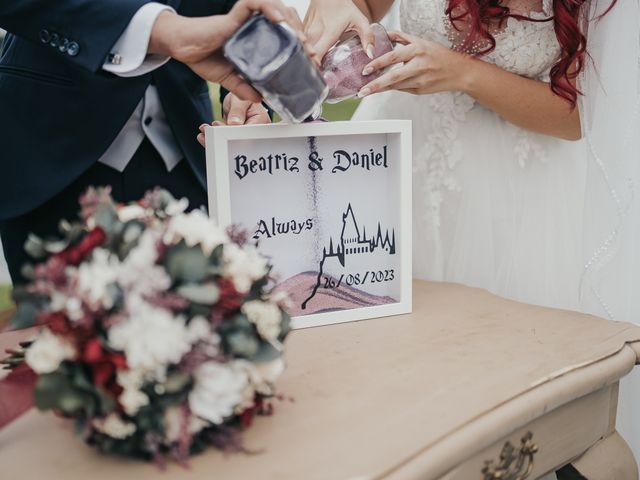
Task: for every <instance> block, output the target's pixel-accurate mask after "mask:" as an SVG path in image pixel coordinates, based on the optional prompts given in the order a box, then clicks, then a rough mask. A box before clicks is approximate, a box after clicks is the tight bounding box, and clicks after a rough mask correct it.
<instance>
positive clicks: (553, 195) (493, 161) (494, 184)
mask: <svg viewBox="0 0 640 480" xmlns="http://www.w3.org/2000/svg"><path fill="white" fill-rule="evenodd" d="M447 3H448V2H447V0H403V1H402V2H401V5H400V23H401V25H402V30H403V31H405V32H407V33H410V34H413V35H416V36H419V37H421V38H425V39H429V40H432V41H436V42H438V43H441V44H443V45H446V46H448V47H450V48H456V47H457V43H458V42H460V41H461V38H460V37H461V34H460V33H456V31H455V30H454V29H453V28H452V26H451V24H450V22H449V20H448V18H447V16H446V14H445V5H446V4H447ZM512 3H515V2H512ZM521 3H527V4H529V5H531V4H532V3H533V4H535V3H536V2H535V1H534V2H531V1H528V2H521ZM537 3H538V8H536V9H534V10H533V11H529V12H522V11H521V10H519V12H521V13H524V14H527V15H529V16H531V17H532V18H538V19H542V18H548V17H549V16H550V15H551V7H552V1H551V0H538V2H537ZM495 38H496V42H497V44H496V48H495V50H493V51H492V52H491V53H490V54H488V55H486V56H484V57H483V59H484V60H485V61H488V62H491V63H494V64H496V65H497V66H499V67H501V68H504V69H506V70H509V71H512V72H515V73H518V74H520V75H525V76H527V77H531V78H536V79H548V73H549V70H550V68H551V66H552V65H553V64H554V63H555V61H556V60H557V58H558V55H559V52H560V47H559V45H558V42H557V40H556V36H555V33H554V30H553V23H552V22H529V21H518V20H516V19H509V20H508V22H507V24H506V25H505V26H503V29H502V30H501V31H500V32H496V33H495ZM387 118H388V119H392V118H403V119H406V118H408V119H410V120H412V121H413V174H414V175H413V178H414V182H413V189H414V193H413V197H414V201H413V207H414V212H413V218H414V223H413V229H414V235H413V238H414V241H413V268H414V276H415V277H418V278H423V279H428V280H436V281H448V282H458V283H463V284H466V285H471V286H477V287H482V288H486V289H488V290H490V291H492V292H495V293H497V294H499V295H502V296H505V297H509V298H513V299H516V300H519V301H523V302H527V303H535V304H541V305H549V306H556V307H563V308H571V309H576V308H577V307H578V301H579V299H578V297H579V294H578V288H577V285H578V283H579V277H580V273H581V267H582V260H581V259H582V256H581V252H580V251H578V248H577V246H579V245H580V242H578V241H577V240H578V237H579V236H580V235H581V233H582V232H581V220H582V202H583V189H584V176H585V172H586V167H585V164H584V161H580V160H579V159H578V157H579V156H578V155H576V154H575V153H574V152H575V150H576V149H577V148H578V147H577V145H576V143H573V142H567V141H562V140H558V139H554V138H551V137H547V136H542V135H536V134H534V133H530V132H528V131H525V130H523V129H521V128H518V127H516V126H514V125H513V124H510V123H508V122H506V121H505V120H503V119H502V118H501V117H500V116H498V115H497V114H496V113H494V112H492V111H490V110H488V109H486V108H484V107H483V106H481V105H479V104H477V103H476V102H475V101H474V100H473V99H472V98H471V97H469V96H467V95H465V94H463V93H459V92H455V93H451V92H446V93H439V94H434V95H419V96H414V95H410V94H405V93H401V92H387V93H382V94H378V95H374V96H372V97H370V98H368V99H365V100H364V101H363V103H362V105H361V107H360V108H359V109H358V111H357V112H356V114H355V116H354V119H356V120H370V119H387Z"/></svg>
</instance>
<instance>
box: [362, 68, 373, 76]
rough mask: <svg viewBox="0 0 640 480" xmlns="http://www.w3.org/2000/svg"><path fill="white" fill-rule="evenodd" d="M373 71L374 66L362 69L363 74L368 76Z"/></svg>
mask: <svg viewBox="0 0 640 480" xmlns="http://www.w3.org/2000/svg"><path fill="white" fill-rule="evenodd" d="M371 72H373V68H372V67H364V70H362V75H364V76H365V77H366V76H367V75H369V74H370V73H371Z"/></svg>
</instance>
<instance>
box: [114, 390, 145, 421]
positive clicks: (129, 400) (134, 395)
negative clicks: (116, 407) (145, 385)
mask: <svg viewBox="0 0 640 480" xmlns="http://www.w3.org/2000/svg"><path fill="white" fill-rule="evenodd" d="M118 400H119V401H120V404H121V405H122V408H124V411H125V413H126V414H127V415H130V416H133V415H135V414H136V413H138V411H139V410H140V408H142V407H144V406H145V405H149V397H148V396H147V395H146V394H145V393H144V392H142V391H140V390H134V389H126V390H124V391H123V392H122V393H121V394H120V396H119V397H118Z"/></svg>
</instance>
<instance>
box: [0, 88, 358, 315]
mask: <svg viewBox="0 0 640 480" xmlns="http://www.w3.org/2000/svg"><path fill="white" fill-rule="evenodd" d="M209 91H210V95H211V102H212V104H213V109H214V112H215V117H216V118H221V117H222V115H221V108H220V102H219V98H220V95H219V88H218V86H217V85H210V88H209ZM357 106H358V100H357V99H353V100H345V101H344V102H341V103H338V104H334V105H329V104H325V106H324V108H323V112H322V116H323V117H324V118H325V119H327V120H330V121H336V120H349V119H350V118H351V116H352V115H353V112H354V111H355V109H356V108H357ZM12 308H13V303H12V302H11V286H9V285H0V326H1V324H2V323H3V319H4V318H6V317H7V315H8V313H7V311H8V310H10V309H12ZM3 312H4V313H3Z"/></svg>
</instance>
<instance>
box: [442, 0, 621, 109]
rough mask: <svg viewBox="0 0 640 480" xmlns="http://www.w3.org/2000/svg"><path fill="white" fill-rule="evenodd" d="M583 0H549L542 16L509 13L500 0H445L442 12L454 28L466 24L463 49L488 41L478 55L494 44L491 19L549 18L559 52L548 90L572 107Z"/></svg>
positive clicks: (583, 47) (581, 57) (582, 42)
mask: <svg viewBox="0 0 640 480" xmlns="http://www.w3.org/2000/svg"><path fill="white" fill-rule="evenodd" d="M616 1H617V0H612V3H611V5H610V6H609V8H608V9H607V11H606V12H605V14H606V13H607V12H608V11H609V10H611V8H613V6H614V4H615V3H616ZM587 3H588V2H587V0H553V16H552V17H550V18H548V19H545V20H535V19H533V18H530V17H528V16H523V15H519V14H515V13H511V11H510V10H509V7H506V6H504V5H503V0H449V5H448V7H447V11H446V13H447V15H448V16H449V19H450V20H451V23H452V25H453V26H454V27H455V28H456V29H457V30H460V31H461V30H462V28H461V27H460V25H461V22H464V23H465V25H466V27H467V28H466V29H467V30H468V34H467V37H466V39H465V41H464V42H463V45H462V48H463V49H466V50H470V49H471V47H474V46H477V45H480V44H482V43H483V41H484V42H485V43H487V44H488V46H487V47H486V48H483V49H480V50H479V51H478V55H485V54H487V53H489V52H490V51H492V50H493V49H494V48H495V46H496V41H495V38H494V37H493V35H492V34H491V32H490V31H489V25H490V24H491V23H494V24H495V23H497V24H498V26H502V24H503V22H505V21H506V20H507V19H508V18H516V19H518V20H521V21H532V22H539V21H543V22H550V21H552V22H553V26H554V29H555V32H556V37H557V38H558V43H559V44H560V49H561V55H560V59H559V60H558V61H557V62H556V64H555V65H554V66H553V67H552V68H551V74H550V75H551V90H552V91H553V92H554V93H555V94H556V95H558V96H560V97H562V98H564V99H565V100H566V101H567V102H569V103H570V104H571V106H572V107H575V106H576V102H577V99H578V95H581V92H580V91H579V90H578V88H577V87H576V86H575V82H574V80H575V79H576V77H577V76H578V75H579V74H580V72H581V71H582V69H583V68H584V62H585V57H586V55H587V39H586V37H585V35H584V32H583V31H582V29H581V26H580V17H581V14H582V10H583V8H586V4H587Z"/></svg>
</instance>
